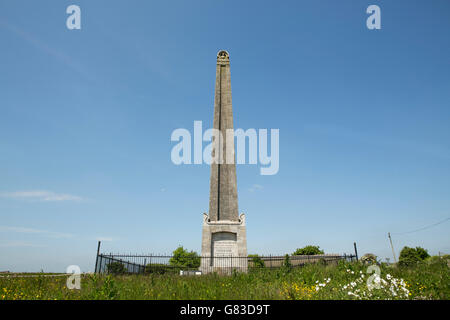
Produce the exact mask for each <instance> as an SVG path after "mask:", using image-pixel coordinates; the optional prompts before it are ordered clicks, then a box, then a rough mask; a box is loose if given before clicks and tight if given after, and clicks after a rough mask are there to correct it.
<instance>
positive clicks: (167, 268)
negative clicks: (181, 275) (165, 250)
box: [145, 263, 180, 274]
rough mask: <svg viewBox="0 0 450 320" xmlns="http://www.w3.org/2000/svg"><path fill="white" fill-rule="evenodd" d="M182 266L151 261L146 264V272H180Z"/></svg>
mask: <svg viewBox="0 0 450 320" xmlns="http://www.w3.org/2000/svg"><path fill="white" fill-rule="evenodd" d="M179 271H180V267H177V266H171V265H168V264H163V263H150V264H147V265H146V266H145V273H152V274H165V273H178V272H179Z"/></svg>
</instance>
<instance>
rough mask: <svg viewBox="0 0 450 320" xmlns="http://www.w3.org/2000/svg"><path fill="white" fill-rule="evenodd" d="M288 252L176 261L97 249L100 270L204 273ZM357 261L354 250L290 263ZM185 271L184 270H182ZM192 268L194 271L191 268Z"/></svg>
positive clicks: (251, 266) (255, 264)
mask: <svg viewBox="0 0 450 320" xmlns="http://www.w3.org/2000/svg"><path fill="white" fill-rule="evenodd" d="M285 259H286V258H285V256H283V255H274V256H272V255H268V256H245V257H238V256H211V257H210V256H196V257H187V258H185V259H184V260H183V261H181V262H180V261H175V260H174V259H173V256H172V255H132V254H113V253H110V254H103V253H97V259H96V263H95V272H96V273H128V274H164V273H178V274H181V273H184V274H190V273H194V272H195V271H196V273H197V274H199V272H200V273H201V274H206V273H212V272H216V273H218V274H231V273H232V272H233V271H237V272H249V271H253V270H258V269H261V268H280V267H282V266H283V265H285ZM341 260H344V261H356V260H357V257H356V255H352V254H343V255H338V254H323V255H301V256H289V262H290V265H291V266H292V267H293V268H295V267H301V266H304V265H305V264H308V263H323V264H336V263H338V261H341ZM180 271H182V272H180ZM189 271H190V272H189Z"/></svg>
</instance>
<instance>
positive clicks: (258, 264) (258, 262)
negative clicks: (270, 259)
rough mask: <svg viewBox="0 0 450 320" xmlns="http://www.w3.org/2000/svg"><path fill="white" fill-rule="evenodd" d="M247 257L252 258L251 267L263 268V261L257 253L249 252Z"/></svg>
mask: <svg viewBox="0 0 450 320" xmlns="http://www.w3.org/2000/svg"><path fill="white" fill-rule="evenodd" d="M248 257H249V258H252V263H253V267H255V268H264V267H265V264H264V261H263V260H262V259H261V258H260V257H259V256H258V255H257V254H249V255H248Z"/></svg>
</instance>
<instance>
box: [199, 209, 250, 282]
mask: <svg viewBox="0 0 450 320" xmlns="http://www.w3.org/2000/svg"><path fill="white" fill-rule="evenodd" d="M202 229H203V230H202V259H201V265H200V271H202V273H210V272H217V273H220V274H230V273H231V272H233V269H235V270H236V271H240V272H246V271H247V267H248V261H247V237H246V231H245V215H244V214H243V213H242V214H241V215H240V216H239V220H238V221H231V220H219V221H211V220H210V219H209V216H208V214H206V213H204V214H203V228H202Z"/></svg>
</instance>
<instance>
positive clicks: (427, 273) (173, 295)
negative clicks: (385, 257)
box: [0, 259, 450, 300]
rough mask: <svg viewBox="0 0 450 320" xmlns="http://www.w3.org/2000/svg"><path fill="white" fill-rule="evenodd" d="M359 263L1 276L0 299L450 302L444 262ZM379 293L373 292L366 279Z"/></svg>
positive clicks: (448, 275) (449, 283) (447, 275)
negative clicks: (240, 270)
mask: <svg viewBox="0 0 450 320" xmlns="http://www.w3.org/2000/svg"><path fill="white" fill-rule="evenodd" d="M367 271H368V266H366V265H363V264H361V263H356V262H354V263H344V262H341V263H339V264H338V265H334V266H331V265H328V266H324V265H319V264H314V265H307V266H304V267H301V268H294V269H291V270H288V269H277V270H270V269H264V268H262V269H260V270H255V271H251V272H249V273H247V274H233V275H230V276H219V275H215V274H210V275H203V276H179V275H176V274H162V275H155V274H152V275H117V276H112V275H83V276H82V278H81V289H80V290H69V289H67V287H66V280H67V278H66V277H60V276H59V277H43V276H35V277H2V278H0V300H20V299H38V300H41V299H43V300H60V299H198V300H204V299H207V300H213V299H277V300H278V299H449V298H450V273H449V271H450V267H449V266H448V262H447V261H446V260H444V259H440V260H434V261H433V262H432V263H421V264H419V265H417V266H414V267H408V268H406V267H397V266H388V265H381V266H380V271H381V273H380V277H378V281H377V277H375V276H373V273H372V274H370V273H367ZM370 276H372V277H373V278H371V279H372V280H375V281H370V280H369V281H370V282H371V283H372V284H374V285H376V284H377V283H378V284H379V285H380V286H379V288H372V289H369V288H368V286H367V279H368V278H369V277H370Z"/></svg>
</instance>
